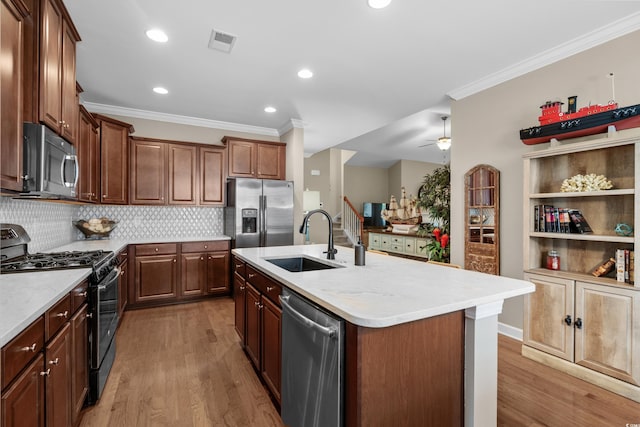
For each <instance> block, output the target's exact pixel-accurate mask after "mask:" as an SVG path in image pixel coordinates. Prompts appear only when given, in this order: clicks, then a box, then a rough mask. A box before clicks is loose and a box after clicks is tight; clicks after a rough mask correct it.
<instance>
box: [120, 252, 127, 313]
mask: <svg viewBox="0 0 640 427" xmlns="http://www.w3.org/2000/svg"><path fill="white" fill-rule="evenodd" d="M118 267H119V268H120V279H119V280H118V318H119V319H122V315H123V314H124V309H125V308H126V307H127V301H128V291H129V250H128V248H127V249H124V250H122V251H121V252H120V253H119V254H118ZM120 323H121V322H118V325H120Z"/></svg>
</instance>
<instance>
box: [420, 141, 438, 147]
mask: <svg viewBox="0 0 640 427" xmlns="http://www.w3.org/2000/svg"><path fill="white" fill-rule="evenodd" d="M437 142H438V141H432V142H430V143H428V144H422V145H418V148H422V147H429V146H430V145H435V144H436V143H437Z"/></svg>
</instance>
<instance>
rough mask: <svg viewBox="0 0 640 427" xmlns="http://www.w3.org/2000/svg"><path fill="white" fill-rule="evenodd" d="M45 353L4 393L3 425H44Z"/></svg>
mask: <svg viewBox="0 0 640 427" xmlns="http://www.w3.org/2000/svg"><path fill="white" fill-rule="evenodd" d="M43 365H44V355H43V354H42V353H38V357H36V359H35V360H34V361H33V362H31V364H30V365H29V366H27V368H26V369H25V370H24V372H23V373H22V375H20V377H18V379H16V381H14V382H13V384H12V385H11V387H9V388H8V389H7V390H5V391H4V392H3V393H2V426H3V427H22V426H37V427H44V425H45V424H44V423H45V421H44V420H45V413H44V406H45V405H44V389H45V385H44V382H45V379H44V378H45V377H44V376H43V375H42V372H43V371H42V366H43Z"/></svg>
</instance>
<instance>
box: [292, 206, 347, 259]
mask: <svg viewBox="0 0 640 427" xmlns="http://www.w3.org/2000/svg"><path fill="white" fill-rule="evenodd" d="M316 212H319V213H321V214H323V215H324V216H326V217H327V220H328V221H329V243H328V246H327V251H326V252H322V253H323V254H327V259H336V253H338V250H337V249H335V248H334V247H333V220H332V219H331V215H329V213H328V212H327V211H325V210H322V209H314V210H312V211H309V212H308V213H307V214H306V215H305V216H304V219H303V220H302V225H301V226H300V233H302V234H304V232H305V231H306V229H307V223H308V222H309V217H310V216H311V215H313V214H314V213H316Z"/></svg>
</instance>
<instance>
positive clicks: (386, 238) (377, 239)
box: [369, 233, 428, 258]
mask: <svg viewBox="0 0 640 427" xmlns="http://www.w3.org/2000/svg"><path fill="white" fill-rule="evenodd" d="M426 245H427V239H426V238H424V237H416V236H403V235H399V234H392V233H369V249H375V250H379V251H385V252H390V253H396V254H401V255H409V256H412V257H419V258H428V255H427V251H426V250H424V249H421V248H424V247H425V246H426Z"/></svg>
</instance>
